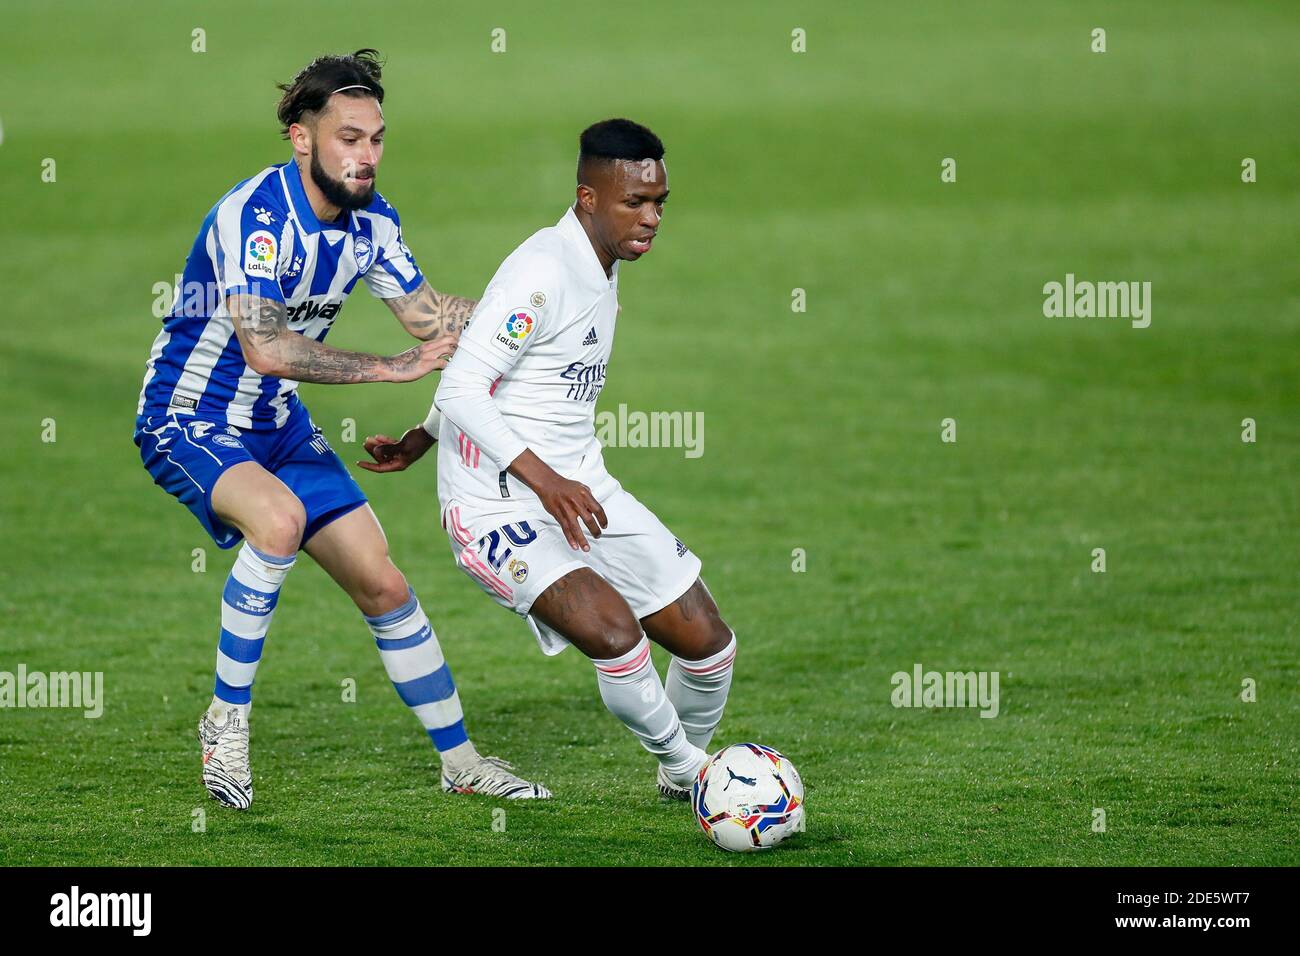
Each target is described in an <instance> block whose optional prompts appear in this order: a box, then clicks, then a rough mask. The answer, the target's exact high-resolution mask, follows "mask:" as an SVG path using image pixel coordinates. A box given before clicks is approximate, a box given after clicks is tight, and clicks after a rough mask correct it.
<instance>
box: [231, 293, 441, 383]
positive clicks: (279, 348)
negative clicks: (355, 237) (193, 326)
mask: <svg viewBox="0 0 1300 956" xmlns="http://www.w3.org/2000/svg"><path fill="white" fill-rule="evenodd" d="M231 312H232V318H233V321H234V323H235V328H236V329H237V330H238V332H239V333H240V334H239V338H240V342H241V344H242V345H243V346H244V347H245V349H250V348H251V349H252V350H254V351H256V352H259V353H261V354H262V355H264V356H265V357H266V358H268V359H270V360H272V361H273V362H275V363H276V365H277V366H278V368H277V371H276V374H277V375H278V376H279V377H280V378H288V379H292V380H293V381H295V382H316V383H321V384H327V385H350V384H354V383H357V382H382V381H386V380H387V376H386V375H385V374H384V373H385V372H386V371H400V370H402V369H405V368H409V367H410V366H412V365H413V364H414V363H415V361H416V360H417V358H418V356H417V355H415V354H412V353H411V352H403V353H402V354H401V355H398V356H394V357H393V358H383V357H380V356H378V355H371V354H369V353H368V352H349V351H346V350H344V349H336V348H332V347H330V346H328V345H325V344H324V343H322V342H317V341H316V340H315V339H309V338H307V337H306V336H304V335H299V334H298V333H296V332H295V333H292V334H286V333H289V332H290V329H289V318H288V312H287V310H286V308H285V304H284V303H283V302H277V301H275V300H274V299H263V298H260V297H258V296H250V295H240V296H236V297H234V299H233V300H232V309H231Z"/></svg>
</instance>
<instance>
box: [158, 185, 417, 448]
mask: <svg viewBox="0 0 1300 956" xmlns="http://www.w3.org/2000/svg"><path fill="white" fill-rule="evenodd" d="M392 261H399V262H401V263H402V264H403V265H402V268H403V269H404V270H405V271H406V272H407V274H408V275H414V276H415V283H414V284H412V282H411V280H410V279H407V278H403V277H402V274H401V272H399V271H395V270H394V269H393V268H392V266H391V262H392ZM362 269H365V270H367V271H366V272H365V273H364V277H365V279H366V282H367V284H368V285H369V286H370V288H371V290H372V291H373V292H374V293H375V294H376V295H379V296H384V297H387V296H393V295H398V294H401V293H402V292H403V291H409V290H410V289H411V288H415V286H416V285H418V284H419V282H422V281H423V276H422V275H421V274H420V272H419V268H418V267H417V266H416V265H415V262H414V260H413V259H411V258H410V253H409V250H408V249H407V248H406V246H405V243H403V242H402V237H401V222H400V220H399V218H398V215H397V211H396V210H395V209H393V207H392V206H391V205H389V204H388V202H387V201H386V200H384V199H383V197H382V196H380V195H379V194H378V193H376V194H375V196H374V199H373V200H372V201H371V203H370V204H369V205H368V206H367V207H366V208H365V209H363V210H358V211H357V212H356V213H346V214H344V216H343V217H341V219H340V220H339V221H338V222H337V223H327V224H322V223H321V222H320V221H319V220H318V219H317V217H316V215H315V212H314V211H313V210H312V208H311V206H310V203H309V202H308V201H307V198H306V193H305V191H304V189H303V187H302V183H301V180H300V179H299V176H298V170H297V167H296V166H295V165H294V164H293V163H292V162H290V163H284V164H282V165H280V166H272V167H268V168H267V169H264V170H262V172H260V173H258V174H257V175H256V176H253V177H250V178H248V179H245V180H243V181H242V182H240V183H238V184H237V185H236V186H235V187H234V188H232V189H231V190H230V191H229V192H227V193H226V194H225V195H224V196H222V197H221V199H220V200H218V202H217V203H216V204H215V205H214V206H213V207H212V208H211V209H210V210H209V211H208V213H207V215H206V216H205V217H204V219H203V223H202V225H201V226H200V227H199V231H198V235H197V236H196V237H195V239H194V243H193V245H192V246H191V247H190V252H189V257H188V258H187V259H186V262H185V269H184V272H183V273H182V275H181V279H180V284H179V286H178V288H177V290H176V292H177V295H176V301H175V302H174V303H173V305H172V307H171V309H170V310H169V312H168V314H167V315H166V316H165V317H164V318H163V328H162V331H161V332H160V333H159V335H158V337H157V338H156V339H155V341H154V347H153V351H154V353H156V357H151V359H150V362H149V368H148V370H147V371H146V378H145V384H144V387H143V388H142V389H141V393H140V402H139V414H140V418H141V419H144V418H147V417H150V416H153V417H164V416H167V415H169V414H182V415H187V414H196V415H200V416H202V417H203V418H206V419H209V420H212V421H216V422H220V423H222V424H230V425H235V426H237V427H240V428H246V429H259V430H261V429H265V430H270V429H276V428H280V427H282V426H283V425H284V423H285V422H286V421H287V420H288V418H289V416H290V414H291V413H292V412H293V411H294V409H295V408H296V407H297V406H298V404H299V402H298V397H297V391H296V389H297V385H296V383H294V382H290V381H287V380H282V379H279V378H275V377H272V376H255V375H253V373H252V372H251V370H250V369H249V368H248V366H247V363H246V362H245V360H244V355H243V350H242V348H241V347H240V345H239V340H238V338H237V336H236V335H235V334H234V326H233V323H232V320H231V317H230V315H229V314H228V312H227V311H226V309H225V298H226V295H227V294H230V293H231V292H234V291H249V292H250V293H252V294H257V295H262V296H263V297H269V298H283V299H284V301H285V303H286V308H287V310H288V314H289V327H290V329H291V330H293V331H294V332H299V333H302V334H304V335H307V336H309V337H310V338H312V339H314V340H316V341H323V340H324V338H325V336H326V335H327V334H328V333H329V330H330V328H331V327H332V326H333V324H334V322H335V320H336V318H337V314H338V312H339V310H340V309H341V308H342V305H343V302H344V301H345V300H346V298H347V296H348V295H350V294H351V292H352V290H353V289H354V288H355V287H356V284H357V280H358V279H360V278H362V277H363V273H362V271H361V270H362ZM408 286H409V288H408ZM245 376H247V379H246V380H247V387H246V388H245V389H244V390H243V391H242V392H241V391H240V381H241V379H242V378H244V377H245Z"/></svg>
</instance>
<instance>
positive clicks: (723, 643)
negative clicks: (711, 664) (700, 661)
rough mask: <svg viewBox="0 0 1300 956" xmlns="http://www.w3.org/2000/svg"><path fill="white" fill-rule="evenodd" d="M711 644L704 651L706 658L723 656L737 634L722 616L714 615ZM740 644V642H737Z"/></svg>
mask: <svg viewBox="0 0 1300 956" xmlns="http://www.w3.org/2000/svg"><path fill="white" fill-rule="evenodd" d="M709 628H710V631H709V642H708V646H707V647H706V648H705V650H704V654H703V656H704V657H712V656H713V655H714V654H721V653H722V652H723V651H725V650H726V649H727V647H728V646H729V645H730V644H731V641H732V639H733V638H735V636H736V634H735V632H734V631H732V629H731V628H730V627H728V626H727V622H726V621H724V620H723V619H722V615H720V614H718V613H716V612H715V613H714V614H713V616H712V619H711V620H710V621H709ZM737 643H739V642H737Z"/></svg>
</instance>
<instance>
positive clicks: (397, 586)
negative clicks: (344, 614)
mask: <svg viewBox="0 0 1300 956" xmlns="http://www.w3.org/2000/svg"><path fill="white" fill-rule="evenodd" d="M385 564H386V566H385V567H384V568H383V569H382V570H381V571H380V572H379V573H377V574H374V575H371V576H369V577H367V578H366V580H365V582H364V585H363V587H362V589H361V593H360V594H358V595H354V597H355V599H356V603H357V606H358V607H359V608H360V609H361V610H362V612H363V613H365V614H369V615H371V616H374V615H377V614H387V613H388V612H389V611H395V610H397V609H398V608H399V607H401V606H402V605H403V604H405V603H406V602H407V600H408V599H409V598H410V596H411V588H410V585H408V584H407V583H406V576H405V575H403V574H402V572H401V571H399V570H397V567H396V566H395V565H394V564H393V563H392V562H391V561H390V562H385Z"/></svg>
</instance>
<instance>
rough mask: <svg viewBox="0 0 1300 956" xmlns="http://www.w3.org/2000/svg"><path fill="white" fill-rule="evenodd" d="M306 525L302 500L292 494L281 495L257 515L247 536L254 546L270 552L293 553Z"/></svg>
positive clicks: (299, 543) (305, 513)
mask: <svg viewBox="0 0 1300 956" xmlns="http://www.w3.org/2000/svg"><path fill="white" fill-rule="evenodd" d="M306 527H307V512H306V510H305V509H304V508H303V506H302V502H301V501H299V500H298V499H297V498H295V497H293V496H292V495H289V496H287V497H283V496H282V497H281V498H279V499H277V500H276V501H275V502H274V504H273V506H272V507H270V508H267V509H266V511H265V512H264V513H263V514H261V515H260V516H259V517H258V521H257V524H256V525H255V526H254V527H253V529H252V534H250V535H248V537H249V539H250V540H251V541H252V542H253V546H254V547H256V548H259V549H260V550H263V551H267V552H269V553H271V554H285V555H287V554H295V553H296V552H297V551H298V547H299V545H301V544H302V535H303V531H304V530H305V529H306Z"/></svg>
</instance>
